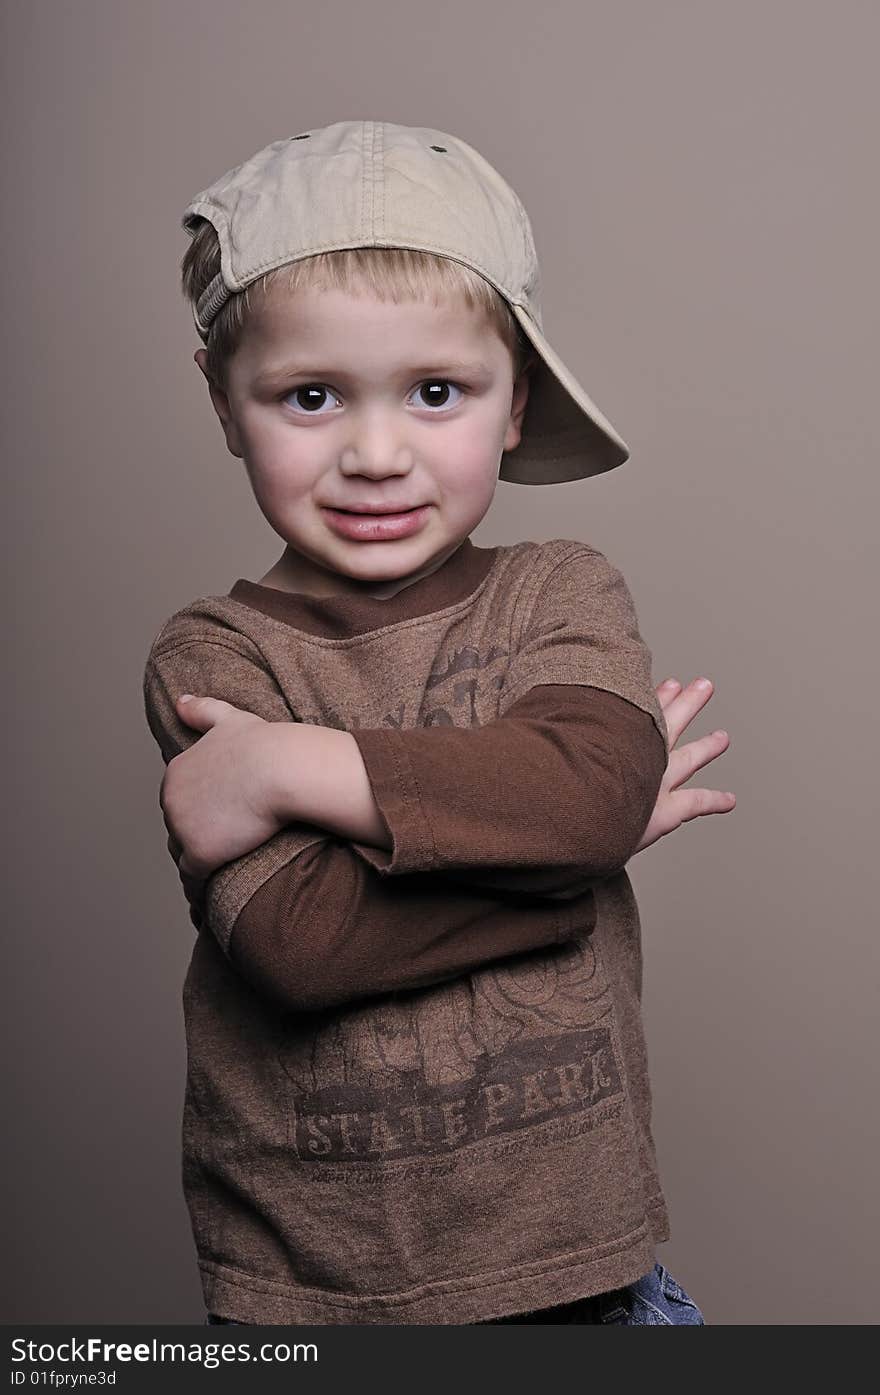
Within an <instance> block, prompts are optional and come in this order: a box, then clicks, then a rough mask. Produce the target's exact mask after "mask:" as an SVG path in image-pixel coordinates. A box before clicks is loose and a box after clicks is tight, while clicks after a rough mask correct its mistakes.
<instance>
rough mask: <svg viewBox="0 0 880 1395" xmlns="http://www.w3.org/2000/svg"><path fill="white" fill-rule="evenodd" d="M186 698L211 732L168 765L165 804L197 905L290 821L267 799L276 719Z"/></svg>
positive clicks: (191, 716)
mask: <svg viewBox="0 0 880 1395" xmlns="http://www.w3.org/2000/svg"><path fill="white" fill-rule="evenodd" d="M184 697H185V695H184V696H181V697H179V698H178V699H177V703H176V709H177V714H178V716H179V717H180V718H181V720H182V721H185V722H186V723H187V725H188V726H193V727H197V728H198V729H199V731H201V732H204V735H203V736H202V737H201V738H200V740H198V741H196V742H195V743H194V744H193V745H192V746H190V747H188V748H187V749H186V750H185V751H181V752H180V754H179V755H177V756H174V757H173V758H172V760H170V761H169V762H168V765H167V766H166V767H165V774H164V776H163V778H162V785H161V788H160V791H159V804H160V805H161V808H162V813H163V817H164V819H165V827H166V828H167V829H168V834H169V837H168V848H169V850H170V852H171V853H172V855H173V856H174V857H175V860H176V861H177V867H178V871H179V873H180V876H181V880H182V881H183V885H184V890H185V891H186V894H187V900H189V902H190V905H193V901H194V899H195V898H196V895H197V892H198V883H200V882H201V881H203V880H204V879H206V878H207V877H209V876H210V874H211V873H212V872H213V871H215V870H216V869H217V868H218V867H222V866H223V864H224V863H226V862H231V861H232V860H233V859H234V858H236V857H241V856H243V855H244V854H245V853H248V852H251V851H252V850H253V849H254V848H258V847H259V846H260V844H261V843H265V842H266V840H267V839H268V838H271V837H272V836H273V835H274V834H275V833H277V832H278V831H279V829H280V828H282V827H283V821H282V819H281V818H279V816H278V815H277V814H276V812H275V811H274V809H273V808H272V807H271V803H270V800H269V798H268V790H269V788H270V785H271V776H272V756H273V750H274V749H275V747H274V746H273V743H272V729H273V727H274V726H275V723H274V722H266V721H264V720H263V718H262V717H257V716H256V715H255V714H254V713H253V712H246V711H244V710H243V709H241V708H239V707H233V705H232V703H231V702H224V701H223V700H222V699H221V698H212V697H190V698H189V700H188V701H185V700H184ZM178 853H179V857H178Z"/></svg>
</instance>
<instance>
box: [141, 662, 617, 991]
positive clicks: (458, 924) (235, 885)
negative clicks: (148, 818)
mask: <svg viewBox="0 0 880 1395" xmlns="http://www.w3.org/2000/svg"><path fill="white" fill-rule="evenodd" d="M187 691H189V692H205V693H209V694H210V695H211V696H212V697H220V698H223V699H225V700H226V701H227V702H231V703H233V704H234V705H235V706H237V707H241V708H243V709H245V710H247V711H251V712H255V713H256V714H257V715H258V716H261V717H263V718H264V719H265V720H267V721H280V720H285V719H286V720H292V717H291V714H290V712H289V710H288V708H287V706H286V703H285V701H284V698H283V695H282V694H281V692H280V690H279V689H278V687H277V685H276V684H275V680H274V679H273V677H272V675H271V673H270V672H269V671H268V670H267V669H266V668H265V666H264V665H263V663H262V661H261V660H260V658H259V654H258V653H257V652H256V651H255V650H253V651H252V650H251V646H250V644H249V641H247V640H245V639H244V637H242V636H239V635H234V634H231V635H229V636H228V637H227V636H223V637H222V638H218V639H214V638H202V639H198V640H192V639H189V640H187V641H186V642H184V643H180V644H177V645H175V646H171V647H169V648H166V649H164V650H162V651H161V652H160V653H154V654H151V656H150V658H149V660H148V662H147V667H146V671H145V675H144V701H145V711H146V716H147V722H148V725H149V727H150V730H151V732H152V733H153V736H154V737H155V739H156V741H157V744H158V745H159V748H160V750H161V752H162V757H163V760H164V761H165V763H166V764H167V763H168V761H170V760H171V759H172V758H173V757H174V756H175V755H177V754H178V753H179V752H180V751H182V750H185V749H186V748H187V747H188V746H190V745H191V744H192V743H193V741H195V740H198V738H199V735H200V733H198V732H197V731H194V730H193V729H192V728H188V727H187V726H186V725H185V724H184V723H182V722H181V721H180V719H179V717H178V716H177V712H176V710H175V706H174V703H175V698H176V697H177V696H178V695H179V694H180V693H182V692H187ZM182 880H184V885H185V886H187V885H188V886H189V887H190V888H191V887H192V886H193V883H192V882H191V881H190V880H189V879H184V878H183V877H182ZM583 890H584V891H587V888H586V887H584V888H583ZM187 898H188V900H189V901H190V919H191V921H192V923H193V925H194V926H195V927H196V929H198V930H202V929H203V928H205V929H207V930H209V931H210V932H211V933H212V934H213V935H214V936H215V938H216V939H217V940H218V942H219V944H220V946H221V948H222V949H223V950H224V952H225V953H226V955H227V957H228V958H229V960H230V962H231V963H232V965H233V966H234V967H235V968H236V969H237V970H238V972H239V973H240V974H241V976H242V977H243V978H244V979H245V980H246V981H247V982H248V983H250V985H251V986H252V987H254V988H255V989H257V990H258V991H259V992H261V993H262V994H263V995H265V996H268V997H270V998H272V999H273V1000H274V1001H275V1002H277V1003H279V1004H281V1005H283V1006H284V1007H285V1008H288V1009H293V1010H296V1011H311V1010H320V1009H322V1008H326V1007H329V1006H332V1005H335V1004H339V1003H344V1002H347V1001H350V1000H353V999H356V998H359V997H363V996H369V995H371V994H375V993H387V992H390V991H395V990H399V989H407V988H416V987H423V986H426V985H428V984H431V983H437V982H440V981H442V980H444V979H448V978H454V977H457V976H459V975H460V974H463V973H465V972H467V971H468V970H470V969H473V968H476V967H478V966H479V965H481V964H484V963H487V962H489V961H490V960H493V959H499V958H504V957H507V956H510V955H514V954H522V953H527V952H529V951H532V950H535V949H539V948H546V947H547V946H550V945H554V944H557V943H559V942H561V941H562V940H564V939H566V938H567V937H568V936H569V935H570V934H571V933H572V931H573V929H574V928H575V927H578V928H583V927H585V926H588V925H589V924H590V923H591V921H592V920H593V919H594V918H595V903H594V900H593V898H592V896H591V895H590V894H589V893H588V894H586V895H583V896H581V897H580V900H579V901H578V902H577V904H576V905H574V904H573V905H565V906H562V905H559V904H557V903H556V902H555V901H554V899H553V898H552V897H549V896H546V897H542V896H535V895H532V896H523V895H519V896H512V895H509V894H508V893H506V892H504V891H503V890H501V891H494V892H493V891H491V890H483V891H475V890H474V889H473V888H471V887H469V886H465V885H457V884H456V883H455V882H454V881H448V880H447V878H446V877H445V876H444V875H443V874H439V875H432V874H422V873H416V874H412V875H410V876H407V877H400V878H397V879H395V881H394V882H393V883H388V882H386V881H385V880H384V879H382V878H380V876H379V875H378V873H377V872H376V871H375V870H374V869H373V868H371V867H369V865H367V864H366V863H365V862H364V861H363V860H362V859H360V858H358V857H357V856H356V855H355V854H354V853H353V852H352V850H351V848H350V847H349V845H348V844H347V843H346V842H345V840H340V839H338V838H336V837H332V836H330V835H329V834H327V832H326V831H325V830H324V829H321V828H318V827H317V826H315V825H311V824H290V825H288V826H287V827H286V828H284V829H282V830H281V831H280V832H279V833H278V834H276V835H275V836H274V837H273V838H271V839H269V840H267V842H266V843H264V844H262V845H261V847H259V848H256V849H254V850H253V851H252V852H250V853H248V854H246V855H245V856H243V857H240V858H237V859H235V860H234V861H233V862H230V863H227V864H226V865H225V866H223V867H220V868H218V869H217V870H216V871H215V872H214V873H213V874H212V875H211V876H210V877H209V878H208V879H207V880H206V882H205V883H204V884H203V890H202V891H201V893H200V894H199V895H198V896H193V897H191V895H190V890H188V891H187Z"/></svg>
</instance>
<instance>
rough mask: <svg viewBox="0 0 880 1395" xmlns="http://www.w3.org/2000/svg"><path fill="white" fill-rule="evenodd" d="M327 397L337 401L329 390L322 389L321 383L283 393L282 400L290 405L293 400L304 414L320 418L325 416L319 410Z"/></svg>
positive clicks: (309, 384) (306, 385)
mask: <svg viewBox="0 0 880 1395" xmlns="http://www.w3.org/2000/svg"><path fill="white" fill-rule="evenodd" d="M328 397H334V400H335V401H337V402H338V401H339V399H338V398H337V397H335V395H334V394H333V393H332V392H331V391H330V389H329V388H326V387H324V385H323V383H304V384H303V386H302V387H295V388H293V389H292V390H291V391H290V392H288V393H285V396H284V399H283V400H284V401H285V402H287V403H290V401H291V399H293V400H294V401H295V402H296V404H297V407H301V408H302V409H303V411H304V412H306V413H308V414H309V415H311V416H321V415H325V414H324V413H322V412H321V408H322V407H323V405H324V403H325V401H326V399H327V398H328Z"/></svg>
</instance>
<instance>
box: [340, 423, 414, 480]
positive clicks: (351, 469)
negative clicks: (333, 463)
mask: <svg viewBox="0 0 880 1395" xmlns="http://www.w3.org/2000/svg"><path fill="white" fill-rule="evenodd" d="M414 464H415V455H414V452H413V448H412V445H411V443H410V442H409V441H408V440H407V439H406V434H405V430H404V429H402V428H401V427H400V426H394V425H392V424H391V423H390V422H387V421H386V422H385V423H384V424H383V423H382V422H378V421H373V422H370V423H364V424H362V425H361V426H360V427H359V428H358V429H357V430H355V431H353V432H352V436H351V438H350V440H349V441H348V443H347V444H346V446H345V448H344V450H343V452H342V457H341V460H340V465H341V468H342V470H343V471H344V472H345V473H346V474H349V473H351V474H359V475H375V476H376V477H381V476H382V475H398V474H404V473H406V471H407V470H411V469H412V467H413V465H414Z"/></svg>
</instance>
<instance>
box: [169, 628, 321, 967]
mask: <svg viewBox="0 0 880 1395" xmlns="http://www.w3.org/2000/svg"><path fill="white" fill-rule="evenodd" d="M187 692H189V693H206V694H208V695H209V696H211V697H217V698H222V699H223V700H224V701H226V702H231V703H232V704H233V705H234V706H235V707H241V708H244V709H245V710H246V711H248V712H253V713H255V714H256V716H258V717H262V718H263V719H264V720H265V721H268V722H277V721H292V720H294V718H293V715H292V713H291V711H290V709H289V707H288V705H287V703H286V701H285V699H284V695H283V693H282V692H281V689H280V688H279V687H278V684H277V683H276V681H275V679H274V677H273V676H272V674H271V672H270V671H269V669H268V668H267V667H266V665H265V663H264V661H263V659H262V656H261V655H260V653H259V650H258V649H257V648H256V646H255V645H253V644H251V642H250V641H249V640H248V639H246V637H245V636H244V635H240V634H238V633H237V632H235V631H232V630H229V631H226V630H220V631H218V634H217V635H216V636H214V635H213V634H211V635H203V636H198V637H187V638H183V639H181V640H180V641H179V642H176V643H175V642H171V643H167V644H165V645H162V646H160V647H159V648H157V647H156V645H154V647H153V650H152V651H151V653H150V656H149V658H148V659H147V664H146V668H145V671H144V710H145V713H146V718H147V724H148V726H149V728H150V731H151V732H152V734H153V736H154V738H155V740H156V743H157V745H158V746H159V749H160V751H161V752H162V759H163V760H164V762H165V764H166V765H167V764H168V762H169V761H170V760H171V759H172V758H173V757H174V756H176V755H179V754H180V752H181V751H184V750H186V749H187V748H188V747H189V746H191V745H192V744H193V742H194V741H197V740H198V739H199V737H200V735H201V732H198V731H195V730H194V729H193V728H192V727H188V726H187V725H186V723H185V722H182V721H181V720H180V718H179V716H178V715H177V711H176V708H175V702H176V699H177V698H178V697H179V696H180V694H181V693H187ZM326 837H327V835H326V831H325V830H324V829H323V828H320V827H318V825H317V824H310V823H290V824H287V825H286V826H285V827H284V828H282V829H281V830H279V832H278V833H276V834H274V835H273V836H272V837H271V838H269V839H267V841H266V842H265V843H262V844H261V845H260V846H259V847H258V848H254V849H253V850H252V851H251V852H249V853H246V854H244V856H242V857H238V858H235V859H234V860H233V861H232V862H227V863H225V864H224V865H223V866H222V867H218V868H217V869H216V871H214V872H213V873H212V874H211V876H210V877H208V878H207V879H206V880H205V882H204V883H202V887H203V891H202V895H201V904H200V905H199V906H195V905H193V904H192V903H191V905H190V919H191V920H192V921H193V924H194V925H196V927H197V928H199V929H200V928H201V924H202V923H203V922H205V921H207V923H208V924H209V926H210V929H211V931H212V932H213V934H214V935H215V936H216V938H217V940H218V943H219V944H220V947H221V949H223V950H224V951H225V952H226V953H227V954H228V952H229V941H230V937H231V934H232V927H233V925H234V924H235V921H236V919H237V917H238V915H239V913H240V912H241V909H242V907H243V906H244V905H245V904H246V903H247V902H248V901H249V900H250V898H251V896H253V894H254V892H255V891H257V890H258V888H259V887H261V886H262V885H263V883H264V882H266V881H268V879H269V878H270V877H272V876H274V875H275V873H276V872H278V871H279V870H280V869H281V868H282V867H286V866H288V865H289V864H290V863H291V862H292V861H293V860H294V859H295V858H297V857H298V856H299V855H300V853H302V852H304V851H305V850H306V848H311V847H315V846H317V845H320V844H322V843H324V842H325V841H326Z"/></svg>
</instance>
